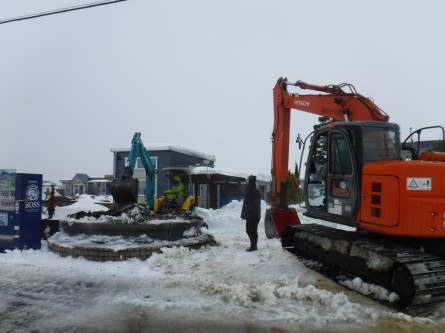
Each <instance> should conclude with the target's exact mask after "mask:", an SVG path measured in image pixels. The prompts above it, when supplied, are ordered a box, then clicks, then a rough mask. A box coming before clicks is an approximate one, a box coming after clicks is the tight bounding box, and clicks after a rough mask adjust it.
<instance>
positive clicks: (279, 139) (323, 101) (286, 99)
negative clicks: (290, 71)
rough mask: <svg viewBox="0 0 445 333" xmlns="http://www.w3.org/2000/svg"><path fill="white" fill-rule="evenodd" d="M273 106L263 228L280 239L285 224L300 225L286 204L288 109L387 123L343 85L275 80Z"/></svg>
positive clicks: (385, 117) (379, 112) (377, 110)
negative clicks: (268, 189)
mask: <svg viewBox="0 0 445 333" xmlns="http://www.w3.org/2000/svg"><path fill="white" fill-rule="evenodd" d="M289 85H292V86H296V87H298V88H300V89H303V90H313V91H317V92H319V94H312V95H311V94H304V95H302V94H291V93H289V92H288V90H287V86H289ZM345 88H348V89H349V92H345ZM273 106H274V125H273V131H272V165H271V175H272V188H271V196H272V198H271V199H272V208H271V209H270V210H269V211H268V212H267V213H266V220H265V223H266V229H269V230H272V229H273V230H274V232H273V233H275V232H276V233H278V236H279V237H281V232H282V230H283V228H284V226H285V225H286V224H299V223H300V222H299V218H298V215H297V214H296V212H295V210H293V209H289V207H288V202H287V184H288V182H287V176H288V170H289V136H290V119H291V118H290V117H291V110H292V109H296V110H299V111H303V112H308V113H312V114H315V115H318V116H320V117H326V118H331V119H334V120H341V121H354V120H355V121H366V120H372V121H383V122H387V121H388V120H389V116H388V115H387V114H386V113H385V112H383V110H381V109H380V108H379V107H378V106H377V105H376V104H374V102H373V101H372V100H371V99H369V98H367V97H364V96H362V95H360V94H359V93H357V91H356V90H355V88H354V86H353V85H351V84H347V83H342V84H340V85H327V86H319V85H313V84H308V83H305V82H302V81H297V82H296V83H289V82H288V81H287V79H286V78H279V79H278V81H277V83H276V85H275V87H274V89H273ZM267 225H269V228H268V227H267ZM270 226H273V228H272V227H270ZM275 230H276V231H275ZM269 236H270V237H272V232H270V231H269V232H268V237H269Z"/></svg>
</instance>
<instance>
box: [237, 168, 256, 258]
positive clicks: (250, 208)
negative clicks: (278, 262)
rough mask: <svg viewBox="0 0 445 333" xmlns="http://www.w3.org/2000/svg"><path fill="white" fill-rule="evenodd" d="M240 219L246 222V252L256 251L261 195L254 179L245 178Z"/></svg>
mask: <svg viewBox="0 0 445 333" xmlns="http://www.w3.org/2000/svg"><path fill="white" fill-rule="evenodd" d="M241 218H242V219H243V220H246V233H247V235H248V236H249V239H250V247H249V248H247V251H249V252H251V251H256V250H257V243H258V223H259V222H260V219H261V195H260V191H258V189H257V188H256V177H255V176H249V177H248V178H247V188H246V194H245V195H244V202H243V208H242V210H241Z"/></svg>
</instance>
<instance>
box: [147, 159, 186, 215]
mask: <svg viewBox="0 0 445 333" xmlns="http://www.w3.org/2000/svg"><path fill="white" fill-rule="evenodd" d="M162 170H163V171H167V172H168V173H167V175H166V176H167V177H169V178H170V180H171V182H173V178H174V177H175V176H177V177H180V178H181V182H182V183H183V184H184V196H183V197H178V198H175V199H174V201H173V202H167V199H166V198H165V196H162V197H160V198H157V199H155V201H154V212H159V211H162V209H163V208H166V207H167V206H168V208H174V209H179V210H181V211H184V212H193V211H194V209H195V197H194V195H193V183H192V179H191V171H190V168H181V167H167V168H163V169H162Z"/></svg>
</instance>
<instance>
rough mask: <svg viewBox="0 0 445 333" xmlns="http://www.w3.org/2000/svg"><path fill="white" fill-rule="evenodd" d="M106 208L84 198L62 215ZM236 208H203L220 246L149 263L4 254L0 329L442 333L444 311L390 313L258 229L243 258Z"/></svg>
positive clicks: (167, 252)
mask: <svg viewBox="0 0 445 333" xmlns="http://www.w3.org/2000/svg"><path fill="white" fill-rule="evenodd" d="M262 208H263V216H264V211H265V209H266V205H265V204H264V203H263V207H262ZM103 209H104V207H103V206H100V205H97V204H96V203H95V202H94V201H93V200H92V199H91V198H89V197H87V196H82V197H81V198H80V199H79V201H78V202H77V203H76V204H74V205H72V206H69V207H60V208H57V209H56V217H63V216H66V215H67V214H70V213H72V212H75V211H80V210H84V211H88V210H91V211H94V210H103ZM240 211H241V203H240V202H237V201H234V202H232V203H230V204H229V205H227V206H225V207H223V208H222V209H219V210H206V209H199V210H198V214H199V215H200V216H202V217H203V218H204V219H205V221H206V222H207V224H208V225H209V229H208V230H207V229H203V231H204V232H209V233H211V234H213V235H214V237H215V239H216V240H217V241H218V242H219V243H220V244H221V245H220V246H215V247H206V248H202V249H200V250H189V249H187V248H183V247H177V248H164V249H163V253H162V254H155V255H152V256H151V257H150V258H149V259H148V260H147V261H140V260H138V259H133V260H127V261H122V262H92V261H87V260H85V259H82V258H77V259H74V258H70V257H68V258H62V257H60V256H58V255H57V254H54V253H52V252H50V251H49V250H48V249H47V246H46V243H45V242H44V243H43V244H42V249H41V250H38V251H36V250H27V251H18V250H14V251H7V252H6V253H1V254H0V332H18V333H19V332H34V333H37V332H178V331H181V332H210V331H212V332H347V331H349V332H427V331H428V332H445V319H443V318H442V317H443V315H444V313H445V305H442V304H438V305H436V306H435V307H434V308H433V309H432V310H431V311H430V312H429V314H428V316H422V315H418V316H412V315H407V314H404V313H401V312H397V311H395V310H393V309H390V308H387V307H385V306H383V305H381V304H379V303H376V302H374V301H372V300H370V299H368V298H366V297H364V296H362V295H360V294H358V293H356V292H353V291H351V290H349V289H347V288H345V287H343V286H340V285H339V284H336V283H334V282H332V281H331V280H329V279H326V278H325V277H323V276H321V275H319V274H318V273H316V272H314V271H311V270H310V269H308V268H306V267H305V266H303V265H302V264H301V263H300V262H299V261H298V260H297V258H295V257H294V256H293V255H291V254H290V253H288V252H286V251H283V249H282V248H281V244H280V242H279V241H278V240H276V239H273V240H268V239H266V237H265V234H264V227H263V224H262V223H260V227H259V235H260V240H259V250H258V251H256V252H246V251H245V249H246V248H247V246H248V238H247V236H246V234H245V231H244V228H245V224H244V221H243V220H241V219H240V218H239V216H240ZM307 221H309V220H307ZM303 222H306V220H304V219H303ZM311 222H313V221H311ZM351 284H355V285H361V284H360V281H357V280H355V281H353V282H351ZM361 287H362V288H363V286H361ZM365 287H366V285H365ZM368 287H369V286H368Z"/></svg>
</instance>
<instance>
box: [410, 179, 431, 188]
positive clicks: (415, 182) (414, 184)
mask: <svg viewBox="0 0 445 333" xmlns="http://www.w3.org/2000/svg"><path fill="white" fill-rule="evenodd" d="M406 189H407V190H412V191H431V189H432V183H431V178H409V177H408V178H407V179H406Z"/></svg>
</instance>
